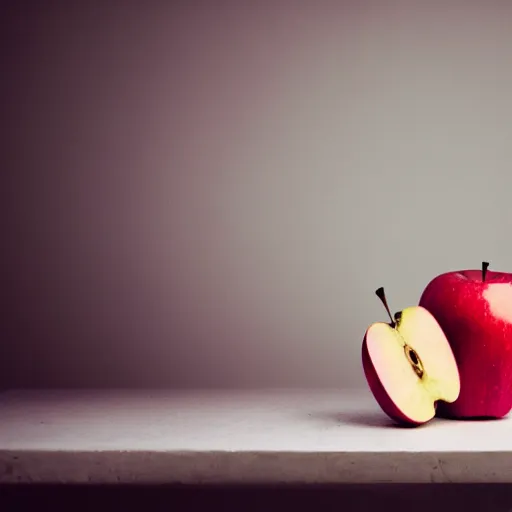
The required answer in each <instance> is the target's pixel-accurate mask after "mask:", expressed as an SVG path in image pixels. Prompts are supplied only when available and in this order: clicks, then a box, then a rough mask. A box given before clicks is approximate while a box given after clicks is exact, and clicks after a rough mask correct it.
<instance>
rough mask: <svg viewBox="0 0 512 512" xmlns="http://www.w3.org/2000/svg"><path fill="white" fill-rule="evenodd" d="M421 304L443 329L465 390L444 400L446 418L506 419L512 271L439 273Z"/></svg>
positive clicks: (511, 362)
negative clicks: (449, 401)
mask: <svg viewBox="0 0 512 512" xmlns="http://www.w3.org/2000/svg"><path fill="white" fill-rule="evenodd" d="M419 305H420V306H423V307H424V308H425V309H427V310H428V311H430V313H432V315H433V316H434V318H435V319H436V320H437V322H438V323H439V325H440V326H441V328H442V329H443V331H444V333H445V335H446V337H447V339H448V342H449V343H450V346H451V348H452V351H453V353H454V356H455V360H456V361H457V366H458V368H459V375H460V384H461V389H460V394H459V397H458V399H457V400H455V401H454V402H452V403H440V404H439V407H438V408H437V415H438V416H442V417H447V418H459V419H464V418H467V419H470V418H502V417H504V416H506V415H507V414H508V413H509V412H510V410H511V409H512V274H511V273H507V272H493V271H490V270H489V271H487V273H486V276H485V281H483V274H482V271H481V270H461V271H454V272H447V273H444V274H440V275H438V276H437V277H435V278H434V279H432V280H431V281H430V283H429V284H428V285H427V286H426V288H425V290H424V291H423V293H422V295H421V298H420V301H419Z"/></svg>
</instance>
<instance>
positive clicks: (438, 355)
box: [362, 288, 460, 426]
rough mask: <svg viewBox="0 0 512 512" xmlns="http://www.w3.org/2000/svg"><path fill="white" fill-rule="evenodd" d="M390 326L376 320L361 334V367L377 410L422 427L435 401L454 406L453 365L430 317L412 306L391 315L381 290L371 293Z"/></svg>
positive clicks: (456, 385) (455, 380)
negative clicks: (388, 319) (387, 317)
mask: <svg viewBox="0 0 512 512" xmlns="http://www.w3.org/2000/svg"><path fill="white" fill-rule="evenodd" d="M375 293H376V294H377V296H378V297H379V298H380V299H381V300H382V302H383V304H384V307H385V308H386V311H387V312H388V315H389V318H390V320H391V323H384V322H376V323H374V324H372V325H370V326H369V327H368V329H367V331H366V333H365V336H364V340H363V348H362V360H363V369H364V373H365V376H366V379H367V381H368V385H369V386H370V389H371V391H372V393H373V395H374V397H375V399H376V400H377V402H378V404H379V405H380V407H381V408H382V410H383V411H384V412H385V413H386V414H387V415H388V416H389V417H390V418H392V419H393V420H395V421H396V422H398V423H401V424H407V425H411V426H417V425H422V424H424V423H426V422H427V421H430V420H431V419H432V418H433V417H434V416H435V414H436V405H437V402H438V401H439V400H441V401H444V402H449V403H451V402H454V401H455V400H456V399H457V398H458V396H459V393H460V377H459V371H458V368H457V363H456V361H455V357H454V355H453V352H452V349H451V347H450V344H449V343H448V340H447V338H446V336H445V334H444V332H443V330H442V329H441V327H440V326H439V324H438V323H437V321H436V319H435V318H434V317H433V316H432V315H431V314H430V313H429V312H428V311H427V310H426V309H425V308H423V307H421V306H412V307H409V308H405V309H404V310H403V311H401V312H398V313H395V316H394V318H393V317H392V316H391V313H390V311H389V307H388V305H387V301H386V297H385V295H384V289H383V288H379V289H378V290H377V291H376V292H375Z"/></svg>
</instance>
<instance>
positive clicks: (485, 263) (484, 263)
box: [482, 261, 489, 283]
mask: <svg viewBox="0 0 512 512" xmlns="http://www.w3.org/2000/svg"><path fill="white" fill-rule="evenodd" d="M488 268H489V262H488V261H482V282H483V283H485V276H486V275H487V269H488Z"/></svg>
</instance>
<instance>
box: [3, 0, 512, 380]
mask: <svg viewBox="0 0 512 512" xmlns="http://www.w3.org/2000/svg"><path fill="white" fill-rule="evenodd" d="M2 6H3V7H2V12H1V15H0V18H1V19H2V25H3V27H2V33H1V38H2V41H1V45H0V48H1V52H2V65H1V70H2V71H1V75H2V79H1V85H0V87H1V88H2V92H1V94H2V100H3V101H2V105H3V106H2V115H1V121H0V122H1V123H2V125H4V129H3V132H4V135H3V136H2V157H1V158H2V163H1V168H2V173H1V178H0V179H1V180H2V183H1V187H0V190H1V194H2V196H3V197H2V200H1V204H2V207H3V210H4V212H3V214H2V215H1V223H2V226H1V227H2V233H3V237H2V238H3V244H2V245H3V248H2V260H3V264H2V266H1V272H2V276H1V279H2V286H1V288H2V295H3V301H2V302H4V307H3V308H2V329H1V332H2V334H1V342H0V343H1V345H0V351H1V352H0V385H1V386H4V387H5V386H128V385H134V386H137V385H138V386H142V385H147V386H159V385H161V386H223V387H224V386H228V387H230V386H240V387H256V386H258V387H267V386H299V387H315V386H344V387H352V386H354V387H357V386H365V382H364V377H363V375H362V370H361V366H360V349H361V341H362V337H363V335H364V331H365V329H366V327H367V326H368V325H369V324H370V323H371V322H373V321H379V320H385V318H386V316H385V313H384V310H383V309H382V307H381V305H380V303H379V302H378V299H377V298H376V297H375V295H374V294H373V293H374V290H375V289H376V288H377V287H378V286H380V285H384V286H385V287H386V289H387V292H388V295H389V300H390V303H391V307H392V309H393V310H398V309H399V308H402V307H405V306H408V305H411V304H414V303H417V301H418V299H419V296H420V293H421V291H422V289H423V288H424V286H425V285H426V284H427V282H428V281H429V280H430V279H431V278H432V277H434V276H435V275H436V274H438V273H440V272H443V271H446V270H451V269H458V268H468V267H478V266H479V265H480V262H481V260H482V259H487V260H490V261H491V263H492V265H493V266H494V267H495V268H499V269H501V270H512V259H511V257H512V246H511V245H510V221H509V217H510V215H511V213H512V205H511V201H510V194H511V185H512V175H511V162H512V144H511V140H512V92H511V91H512V30H511V29H510V27H511V22H512V4H510V3H507V2H498V1H496V2H493V1H487V2H477V1H466V2H462V1H461V2H455V1H439V2H435V1H434V2H415V1H405V0H404V1H386V2H382V1H378V0H375V1H360V2H356V1H353V2H349V1H327V0H319V1H313V0H311V1H306V0H304V1H301V0H295V1H294V0H280V1H271V0H262V1H259V2H256V1H244V0H239V1H234V0H233V1H228V0H218V1H207V0H204V1H199V0H197V1H185V0H183V1H170V2H158V1H153V2H145V3H143V2H128V1H126V2H99V1H92V2H64V1H62V2H57V1H55V2H50V1H46V2H42V1H40V2H10V4H9V3H6V2H3V3H2Z"/></svg>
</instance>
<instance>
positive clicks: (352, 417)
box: [308, 411, 423, 429]
mask: <svg viewBox="0 0 512 512" xmlns="http://www.w3.org/2000/svg"><path fill="white" fill-rule="evenodd" d="M308 419H310V420H317V421H321V422H322V423H324V424H325V423H328V424H329V425H333V424H338V425H352V426H358V427H366V428H395V429H411V428H413V429H414V428H421V427H422V426H423V425H420V426H414V425H409V424H399V423H396V422H395V421H393V420H392V419H391V418H389V417H388V416H386V415H385V414H382V413H379V412H378V411H375V412H362V411H361V412H358V411H352V412H342V411H332V412H330V411H321V412H312V413H309V414H308Z"/></svg>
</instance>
